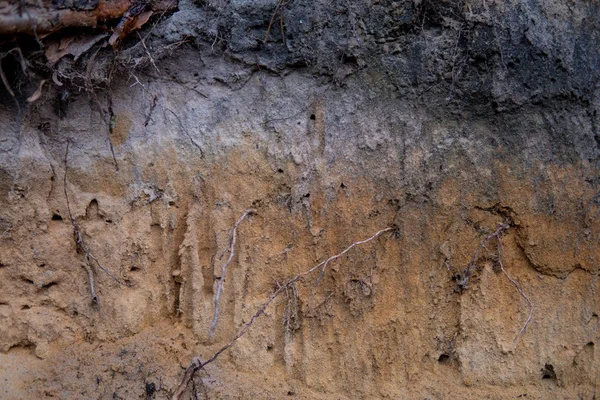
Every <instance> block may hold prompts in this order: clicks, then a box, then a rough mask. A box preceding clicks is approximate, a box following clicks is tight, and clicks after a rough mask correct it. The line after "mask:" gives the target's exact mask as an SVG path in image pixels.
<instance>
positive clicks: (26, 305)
mask: <svg viewBox="0 0 600 400" xmlns="http://www.w3.org/2000/svg"><path fill="white" fill-rule="evenodd" d="M30 308H31V306H30V305H29V304H24V305H22V306H21V310H29V309H30Z"/></svg>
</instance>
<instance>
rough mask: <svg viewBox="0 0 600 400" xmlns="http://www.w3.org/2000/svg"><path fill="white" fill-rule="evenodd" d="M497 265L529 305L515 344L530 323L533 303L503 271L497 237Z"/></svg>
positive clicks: (500, 241) (500, 249) (500, 246)
mask: <svg viewBox="0 0 600 400" xmlns="http://www.w3.org/2000/svg"><path fill="white" fill-rule="evenodd" d="M498 265H499V266H500V270H501V271H502V273H503V274H504V276H506V278H507V279H508V280H509V281H510V283H512V284H513V286H514V287H515V288H516V289H517V291H518V292H519V294H520V295H521V297H523V298H524V299H525V301H527V304H529V315H528V316H527V321H525V325H523V327H522V328H521V330H520V331H519V333H517V335H516V336H515V338H514V340H513V343H517V340H518V339H519V337H521V335H523V334H524V333H525V331H526V330H527V325H529V322H530V321H531V317H532V316H533V303H532V302H531V300H529V297H528V296H527V295H526V294H525V293H524V292H523V291H522V290H521V287H520V286H519V284H518V283H517V281H515V280H514V279H513V278H511V277H510V275H508V273H507V272H506V270H505V269H504V264H503V263H502V240H501V239H500V237H498Z"/></svg>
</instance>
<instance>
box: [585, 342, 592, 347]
mask: <svg viewBox="0 0 600 400" xmlns="http://www.w3.org/2000/svg"><path fill="white" fill-rule="evenodd" d="M586 346H588V347H594V342H588V343H587V344H586Z"/></svg>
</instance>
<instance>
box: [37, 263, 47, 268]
mask: <svg viewBox="0 0 600 400" xmlns="http://www.w3.org/2000/svg"><path fill="white" fill-rule="evenodd" d="M45 266H46V264H44V263H41V264H40V265H38V267H40V268H44V267H45Z"/></svg>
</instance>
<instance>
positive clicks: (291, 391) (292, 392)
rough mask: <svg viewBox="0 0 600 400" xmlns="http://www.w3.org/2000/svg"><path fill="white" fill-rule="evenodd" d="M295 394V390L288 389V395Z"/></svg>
mask: <svg viewBox="0 0 600 400" xmlns="http://www.w3.org/2000/svg"><path fill="white" fill-rule="evenodd" d="M295 394H296V393H294V391H293V390H288V392H287V395H288V396H293V395H295Z"/></svg>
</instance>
